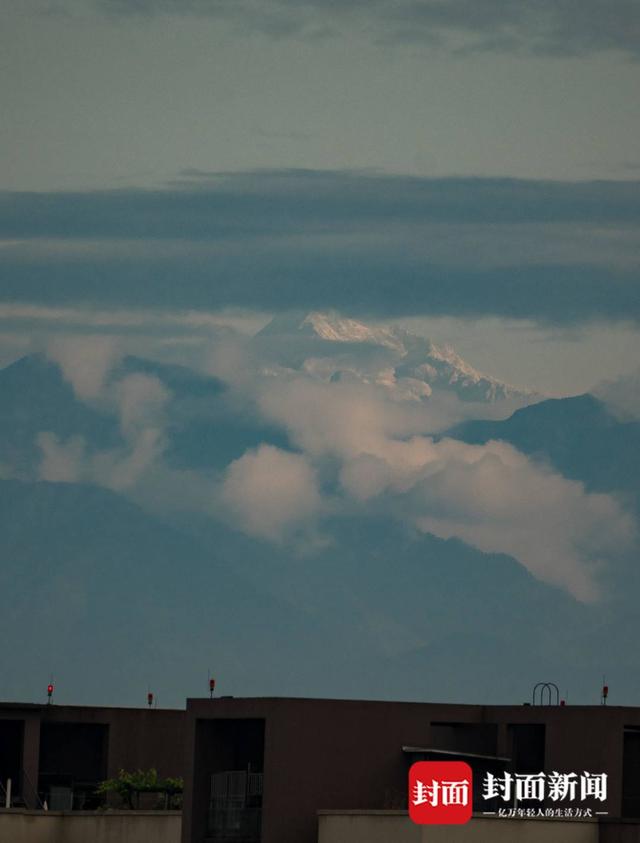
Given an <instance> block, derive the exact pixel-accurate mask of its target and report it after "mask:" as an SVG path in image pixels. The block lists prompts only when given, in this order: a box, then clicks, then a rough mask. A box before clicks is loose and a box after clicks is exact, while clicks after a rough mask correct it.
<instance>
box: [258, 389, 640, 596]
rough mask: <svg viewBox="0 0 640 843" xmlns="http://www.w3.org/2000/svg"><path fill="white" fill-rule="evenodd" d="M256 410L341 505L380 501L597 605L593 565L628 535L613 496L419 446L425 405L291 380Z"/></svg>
mask: <svg viewBox="0 0 640 843" xmlns="http://www.w3.org/2000/svg"><path fill="white" fill-rule="evenodd" d="M258 402H259V406H260V408H261V409H262V411H263V413H264V414H265V415H266V416H267V417H268V418H269V419H270V420H272V421H276V422H278V423H279V424H280V425H282V426H284V427H285V428H286V429H287V430H288V432H289V435H290V436H291V438H292V440H293V441H294V442H295V443H296V444H297V445H298V446H299V447H300V448H301V449H302V450H303V451H304V452H305V453H306V454H307V455H308V457H309V459H310V460H315V461H317V460H319V459H321V458H322V457H325V456H331V457H333V458H334V459H336V458H337V459H338V463H339V466H340V468H339V479H340V484H341V487H342V489H343V490H344V493H345V494H346V496H347V497H348V498H353V499H355V500H356V501H359V502H360V504H366V502H367V501H369V500H372V499H373V498H376V497H379V496H381V495H385V496H386V497H385V501H386V502H387V503H388V507H389V509H390V511H392V512H394V513H395V514H396V515H397V516H398V517H399V518H401V519H402V520H405V521H407V522H409V523H410V524H412V525H413V526H415V527H418V528H419V529H421V530H423V531H425V532H430V533H433V534H434V535H437V536H440V537H442V538H450V537H452V536H455V537H458V538H460V539H462V540H463V541H466V542H467V543H468V544H470V545H472V546H474V547H477V548H478V549H480V550H482V551H484V552H497V553H505V554H509V555H511V556H513V557H515V558H516V559H518V560H519V561H520V563H521V564H522V565H523V566H524V567H525V568H527V570H529V571H530V572H531V573H532V574H533V576H535V577H537V578H538V579H540V580H543V581H545V582H548V583H552V584H554V585H558V586H560V587H562V588H565V589H567V590H568V591H569V592H570V593H571V594H573V595H574V596H575V597H576V598H577V599H579V600H584V601H589V600H593V599H595V598H596V597H597V596H598V591H599V589H598V574H599V569H600V567H601V565H602V563H603V562H604V560H606V559H607V558H608V557H610V555H611V554H612V553H615V552H616V551H617V550H621V549H624V548H625V547H627V546H628V544H629V542H630V541H631V539H632V537H633V535H634V530H635V525H634V522H633V520H632V519H631V517H630V516H628V515H626V514H625V512H624V511H623V510H622V508H621V507H620V506H619V504H618V503H617V502H616V501H615V500H614V499H613V498H612V497H610V496H607V495H595V494H587V493H586V492H585V490H584V488H583V486H582V485H581V484H580V483H576V482H573V481H570V480H567V479H565V478H564V477H562V476H561V475H560V474H558V473H557V472H554V471H552V470H551V469H550V468H548V467H546V466H543V465H540V464H538V463H535V462H533V461H531V460H529V459H528V458H527V457H526V456H524V455H523V454H521V453H519V452H518V451H517V450H516V449H514V448H513V447H511V446H510V445H508V444H506V443H504V442H489V443H487V444H486V445H481V446H479V445H467V444H465V443H463V442H459V441H456V440H453V439H450V438H445V439H443V440H440V441H437V440H434V439H433V438H432V437H430V436H425V435H420V430H423V431H424V430H429V429H430V420H429V402H426V404H425V405H424V406H422V407H419V408H415V407H414V406H413V405H409V406H404V405H400V404H398V403H397V402H393V401H389V400H388V399H386V398H385V396H384V395H383V394H382V393H380V391H378V390H376V389H374V388H366V387H363V386H359V387H356V388H354V387H351V386H348V385H345V384H340V383H336V384H334V383H332V384H326V383H312V382H309V381H305V380H302V379H298V378H294V379H292V380H290V381H289V382H288V383H280V384H267V385H266V386H263V387H262V388H261V389H260V390H259V397H258Z"/></svg>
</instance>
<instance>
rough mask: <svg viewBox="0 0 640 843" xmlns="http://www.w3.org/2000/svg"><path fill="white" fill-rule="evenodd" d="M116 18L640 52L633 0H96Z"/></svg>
mask: <svg viewBox="0 0 640 843" xmlns="http://www.w3.org/2000/svg"><path fill="white" fill-rule="evenodd" d="M98 7H99V8H100V9H102V10H103V11H105V12H106V13H108V14H110V15H112V16H115V17H118V16H122V15H127V16H129V15H135V16H138V17H149V16H157V15H180V16H184V15H197V16H207V17H214V18H218V19H220V20H222V21H226V22H228V23H230V24H232V25H234V27H235V29H236V31H240V32H245V33H250V32H262V33H265V34H267V35H269V36H272V37H276V38H284V37H297V38H300V37H306V38H314V39H317V38H319V37H323V38H327V37H332V36H333V37H337V36H340V35H342V36H347V37H348V36H349V35H350V36H351V37H354V35H357V36H359V37H363V36H364V37H365V38H369V39H370V40H373V41H376V42H378V43H380V42H382V43H384V44H386V45H414V46H415V45H424V46H426V47H429V48H431V49H438V48H439V49H442V50H449V51H454V52H463V53H466V52H469V51H474V52H475V51H482V52H493V53H529V54H534V55H543V56H582V55H588V54H593V53H598V52H603V51H613V52H618V53H622V54H626V55H629V56H631V57H634V58H635V57H637V56H638V54H639V52H640V45H639V41H640V37H639V27H640V10H639V9H638V5H637V3H635V2H634V0H581V2H580V3H579V4H577V3H576V2H575V0H537V2H536V3H522V2H520V0H368V2H363V0H355V2H354V0H98Z"/></svg>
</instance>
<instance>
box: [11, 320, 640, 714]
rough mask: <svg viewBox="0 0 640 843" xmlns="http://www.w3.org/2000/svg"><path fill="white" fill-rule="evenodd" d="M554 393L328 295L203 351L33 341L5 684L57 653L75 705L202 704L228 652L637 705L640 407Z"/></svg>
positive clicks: (441, 690)
mask: <svg viewBox="0 0 640 843" xmlns="http://www.w3.org/2000/svg"><path fill="white" fill-rule="evenodd" d="M541 399H542V396H536V395H535V394H533V393H531V392H528V391H527V390H526V389H517V388H515V387H510V386H508V385H506V384H502V383H500V382H499V381H498V380H496V379H494V378H492V377H490V376H488V375H483V374H480V373H478V372H476V371H475V370H474V369H473V367H472V366H470V365H469V364H467V363H465V361H463V360H462V359H461V358H460V357H459V356H458V355H457V354H456V352H455V351H454V350H453V349H451V348H448V347H441V346H438V345H435V344H433V343H430V342H429V341H428V340H425V339H423V338H421V337H417V336H415V335H412V334H410V333H408V332H406V331H401V330H399V329H396V328H386V327H379V326H368V325H366V324H364V323H358V322H355V321H353V320H349V319H343V318H341V317H339V316H337V315H335V314H322V313H311V314H301V315H294V316H292V315H287V316H286V317H279V318H277V319H275V320H274V321H273V322H272V323H271V324H270V325H269V326H267V328H265V329H264V330H263V331H261V332H260V333H259V334H258V335H257V336H256V337H255V338H253V339H251V340H250V341H248V342H241V341H240V340H239V339H238V338H235V339H233V341H232V342H227V340H226V339H225V340H223V341H222V342H221V343H220V344H219V345H218V346H217V347H216V350H215V354H214V355H213V356H212V358H211V360H210V361H208V362H207V363H206V366H203V367H202V368H201V370H200V371H195V370H193V369H189V368H185V367H182V366H177V365H169V364H166V363H160V362H157V361H153V360H147V359H142V358H140V357H133V356H127V355H125V354H124V353H123V352H121V351H120V350H119V349H117V348H114V347H113V346H112V345H111V344H109V343H108V342H105V341H104V338H98V339H95V338H82V337H80V338H78V337H75V338H71V339H70V340H69V342H68V343H67V344H66V345H60V344H58V345H57V346H56V347H51V348H50V349H48V351H47V354H46V355H33V356H30V357H26V358H23V359H21V360H19V361H17V362H16V363H14V364H12V365H11V366H8V367H7V368H5V369H3V370H1V371H0V478H2V479H1V480H0V530H1V535H2V536H3V542H2V550H1V557H2V559H1V561H2V565H1V568H0V578H1V579H0V582H1V584H2V588H1V589H0V634H1V635H2V636H3V638H5V639H6V640H12V641H16V640H17V641H19V646H16V647H12V648H4V649H3V651H2V656H1V657H0V676H2V683H3V686H4V687H3V689H2V690H3V696H4V697H5V698H14V699H17V698H21V699H36V698H39V697H40V696H41V690H42V688H43V687H44V686H45V685H46V681H47V679H48V677H49V674H50V673H52V672H53V673H54V674H55V676H56V679H57V693H58V695H59V698H60V699H59V701H61V702H62V701H67V702H88V701H91V702H105V703H120V704H123V703H136V702H141V703H142V702H143V701H144V696H145V694H146V690H147V686H150V687H151V688H152V689H153V690H155V692H156V694H157V696H158V701H159V704H161V705H164V704H181V703H182V701H183V699H184V697H185V696H187V695H199V694H203V693H205V691H206V687H205V683H206V677H207V671H209V670H211V671H212V672H213V674H214V675H216V677H217V678H218V682H219V687H220V690H221V692H223V693H231V694H243V693H254V694H272V693H273V694H276V693H277V694H308V695H325V696H344V695H347V696H368V697H387V698H410V699H433V700H445V699H447V700H467V701H475V702H483V701H494V702H508V701H514V700H515V701H523V700H525V699H527V698H528V695H529V692H530V688H531V686H532V685H533V684H534V683H535V682H537V681H540V680H545V681H547V680H549V681H556V682H557V683H558V684H559V685H560V687H561V688H562V690H563V692H564V691H565V690H568V691H569V701H570V702H571V701H574V702H578V701H590V702H591V701H595V700H596V699H597V694H598V686H599V683H600V681H601V677H602V673H603V672H605V673H606V674H607V677H608V680H609V684H610V685H611V688H612V702H622V701H625V702H632V701H635V700H637V695H638V693H640V678H638V675H637V671H636V670H635V669H633V668H634V655H633V650H632V648H630V647H629V644H628V642H629V641H630V640H633V636H634V635H635V634H636V633H637V632H638V628H637V627H638V619H637V617H636V615H637V613H636V611H635V606H636V604H637V600H638V597H639V596H640V583H639V581H638V574H637V563H636V560H637V544H636V537H635V523H636V517H637V512H638V501H639V500H640V497H639V495H640V482H639V481H638V476H639V475H638V470H637V469H638V467H639V466H638V454H640V424H639V423H638V422H635V421H624V422H623V421H620V420H618V419H617V418H616V417H615V416H614V415H613V414H612V412H611V411H610V410H609V408H608V407H607V406H606V405H605V404H604V403H603V402H602V401H601V400H599V399H597V398H595V397H593V396H590V395H587V396H580V397H574V398H566V399H556V400H541ZM514 408H518V409H516V410H515V412H513V410H514ZM487 416H489V418H487ZM25 619H26V620H25ZM114 653H115V655H114ZM498 680H499V681H498ZM496 687H499V688H500V692H499V694H497V693H496V691H495V688H496ZM116 689H117V690H116Z"/></svg>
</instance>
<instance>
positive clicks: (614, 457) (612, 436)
mask: <svg viewBox="0 0 640 843" xmlns="http://www.w3.org/2000/svg"><path fill="white" fill-rule="evenodd" d="M448 435H451V436H453V437H454V438H456V439H462V440H464V441H465V442H469V443H474V444H482V443H484V442H487V441H489V440H490V439H502V440H504V441H505V442H509V443H511V444H512V445H513V446H514V447H516V448H518V450H520V451H523V452H524V453H525V454H529V455H531V456H535V457H538V458H542V459H546V460H548V461H549V462H550V463H551V464H552V465H553V466H554V467H555V468H556V469H557V470H558V471H559V472H561V473H562V474H564V475H565V476H567V477H570V478H572V479H575V480H581V481H582V482H583V483H584V484H585V486H586V487H587V489H589V490H593V491H601V492H609V491H626V492H632V493H633V494H634V495H636V496H638V494H639V492H640V422H621V421H619V420H618V419H616V417H615V416H614V415H613V414H612V413H610V412H609V410H608V409H607V407H606V405H605V404H604V403H603V402H602V401H600V400H599V399H597V398H594V397H593V396H592V395H580V396H577V397H576V398H559V399H552V400H547V401H542V402H540V403H538V404H533V405H532V406H529V407H524V408H522V409H520V410H517V411H516V412H515V413H514V414H513V415H512V416H511V417H510V418H508V419H505V420H504V421H471V422H466V423H465V424H462V425H459V426H458V427H456V428H454V429H453V430H451V431H449V434H448Z"/></svg>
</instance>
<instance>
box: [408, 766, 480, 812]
mask: <svg viewBox="0 0 640 843" xmlns="http://www.w3.org/2000/svg"><path fill="white" fill-rule="evenodd" d="M472 812H473V773H472V772H471V767H470V766H469V765H468V764H465V763H464V761H417V762H416V763H415V764H412V765H411V769H410V770H409V816H410V817H411V819H412V820H413V822H414V823H418V824H419V825H461V824H462V823H466V822H469V820H470V819H471V814H472Z"/></svg>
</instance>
